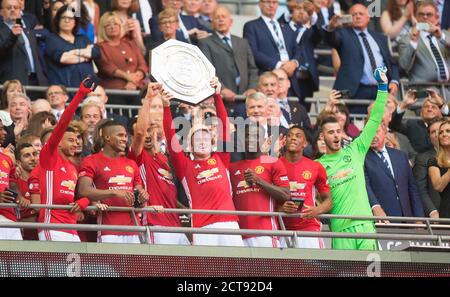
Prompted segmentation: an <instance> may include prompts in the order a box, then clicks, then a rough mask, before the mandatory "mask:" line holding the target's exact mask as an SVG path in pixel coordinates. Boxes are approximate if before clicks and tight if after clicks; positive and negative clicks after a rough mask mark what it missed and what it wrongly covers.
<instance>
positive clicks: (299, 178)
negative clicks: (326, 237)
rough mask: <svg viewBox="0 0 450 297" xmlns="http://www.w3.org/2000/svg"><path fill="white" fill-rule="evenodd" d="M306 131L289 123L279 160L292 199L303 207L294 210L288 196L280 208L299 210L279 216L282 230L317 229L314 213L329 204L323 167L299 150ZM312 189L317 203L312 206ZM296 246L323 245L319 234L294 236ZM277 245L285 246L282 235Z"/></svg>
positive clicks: (282, 209) (301, 148)
mask: <svg viewBox="0 0 450 297" xmlns="http://www.w3.org/2000/svg"><path fill="white" fill-rule="evenodd" d="M307 144H308V140H307V132H306V130H305V128H303V127H299V126H292V127H291V128H290V129H289V132H288V133H287V137H286V145H285V155H284V157H281V162H282V163H283V165H284V166H285V168H286V171H287V175H288V178H289V187H290V191H291V199H292V198H300V199H304V200H305V201H304V204H303V209H298V205H296V204H295V203H294V202H293V201H292V200H291V199H289V200H288V201H286V202H284V203H283V204H281V207H280V210H281V211H284V212H287V213H296V212H299V211H301V212H302V217H301V218H300V217H295V218H288V217H283V221H284V224H285V226H286V230H296V231H312V232H320V229H321V227H322V224H321V223H320V220H319V219H318V218H317V216H318V215H320V214H323V213H327V212H328V211H330V210H331V208H332V207H333V202H332V200H331V195H330V187H329V185H328V179H327V173H326V171H325V168H323V166H322V165H321V164H320V163H318V162H314V161H312V160H310V159H308V158H306V157H304V156H303V149H304V148H305V147H306V146H307ZM316 189H317V191H318V193H319V195H320V201H321V203H320V204H318V205H317V206H316ZM297 241H298V242H297V243H296V245H295V246H296V247H298V248H315V249H319V248H323V247H324V243H323V240H322V238H320V237H300V238H297ZM281 246H282V247H287V246H288V244H287V242H286V238H285V237H282V238H281Z"/></svg>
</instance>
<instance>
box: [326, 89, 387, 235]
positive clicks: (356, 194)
mask: <svg viewBox="0 0 450 297" xmlns="http://www.w3.org/2000/svg"><path fill="white" fill-rule="evenodd" d="M387 96H388V93H387V92H386V91H381V90H378V93H377V98H376V102H375V104H374V106H373V109H372V113H371V114H370V117H369V120H368V122H367V124H366V126H365V127H364V129H363V130H362V132H361V134H360V136H359V137H358V138H356V139H355V140H354V141H353V142H352V143H351V144H350V145H349V146H347V147H345V148H342V149H341V150H340V151H339V152H338V153H336V154H326V155H324V156H322V157H321V158H320V159H319V160H318V161H319V162H320V163H321V164H322V165H323V167H325V170H326V171H327V175H328V183H329V185H330V189H331V197H332V199H333V209H332V210H331V213H332V214H339V215H351V216H372V209H371V207H370V204H369V198H368V197H367V190H366V181H365V178H364V160H365V157H366V154H367V151H368V150H369V148H370V144H371V143H372V139H373V137H374V136H375V134H376V132H377V129H378V126H379V125H380V123H381V121H382V119H383V114H384V107H385V105H386V101H387ZM365 223H370V221H364V220H351V219H331V230H332V231H333V232H341V231H342V230H344V229H347V228H349V227H353V226H357V225H361V224H365Z"/></svg>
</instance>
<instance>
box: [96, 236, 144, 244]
mask: <svg viewBox="0 0 450 297" xmlns="http://www.w3.org/2000/svg"><path fill="white" fill-rule="evenodd" d="M98 242H102V243H141V241H140V240H139V236H137V235H102V236H100V238H99V240H98Z"/></svg>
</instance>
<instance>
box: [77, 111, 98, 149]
mask: <svg viewBox="0 0 450 297" xmlns="http://www.w3.org/2000/svg"><path fill="white" fill-rule="evenodd" d="M80 119H81V121H82V122H83V123H84V124H85V125H86V126H87V129H86V135H85V143H84V149H83V151H84V152H83V156H89V155H90V154H91V153H92V151H93V148H94V136H95V134H94V132H95V128H96V126H97V124H98V123H99V122H100V121H101V120H102V112H101V109H100V106H98V105H97V104H94V103H88V104H85V105H83V106H82V107H81V117H80Z"/></svg>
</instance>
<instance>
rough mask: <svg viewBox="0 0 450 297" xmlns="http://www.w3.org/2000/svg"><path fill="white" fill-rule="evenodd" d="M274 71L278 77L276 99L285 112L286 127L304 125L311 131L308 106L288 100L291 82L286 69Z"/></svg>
mask: <svg viewBox="0 0 450 297" xmlns="http://www.w3.org/2000/svg"><path fill="white" fill-rule="evenodd" d="M273 73H274V74H275V75H276V76H277V79H278V95H277V96H276V99H277V103H278V105H279V106H280V108H281V111H282V113H283V117H284V119H285V120H286V122H287V123H288V127H286V128H289V127H290V126H292V125H294V126H300V127H304V128H305V129H306V130H307V131H308V133H310V130H311V122H310V120H309V116H308V112H307V111H306V108H305V107H304V106H303V105H301V104H300V103H298V102H295V101H289V100H288V93H289V88H290V86H291V82H290V80H289V77H288V76H287V73H286V71H284V70H283V69H275V70H274V71H273ZM282 121H283V120H282Z"/></svg>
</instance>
